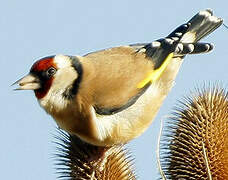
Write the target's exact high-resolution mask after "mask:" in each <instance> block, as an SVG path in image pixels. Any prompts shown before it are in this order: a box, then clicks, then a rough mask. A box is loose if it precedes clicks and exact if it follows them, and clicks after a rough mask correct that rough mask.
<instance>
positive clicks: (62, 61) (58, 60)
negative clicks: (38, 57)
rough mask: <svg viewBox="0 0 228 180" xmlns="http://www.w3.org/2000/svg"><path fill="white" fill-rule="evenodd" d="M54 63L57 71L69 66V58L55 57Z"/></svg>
mask: <svg viewBox="0 0 228 180" xmlns="http://www.w3.org/2000/svg"><path fill="white" fill-rule="evenodd" d="M54 63H55V64H56V65H57V67H58V68H59V69H62V68H65V67H69V66H71V62H70V58H69V57H68V56H64V55H56V56H55V58H54Z"/></svg>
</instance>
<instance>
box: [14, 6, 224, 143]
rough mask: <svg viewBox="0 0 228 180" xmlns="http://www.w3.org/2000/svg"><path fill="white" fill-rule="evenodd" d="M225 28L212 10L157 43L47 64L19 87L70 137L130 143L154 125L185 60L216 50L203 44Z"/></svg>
mask: <svg viewBox="0 0 228 180" xmlns="http://www.w3.org/2000/svg"><path fill="white" fill-rule="evenodd" d="M222 22H223V21H222V19H221V18H217V17H215V16H213V13H212V11H211V10H204V11H200V12H199V13H198V14H196V15H195V16H194V17H193V18H192V19H191V20H189V21H188V22H187V23H185V24H183V25H181V26H179V27H178V28H177V29H175V30H174V31H173V32H172V33H171V34H169V35H168V36H167V37H166V38H162V39H158V40H156V41H153V42H152V43H144V44H143V43H141V44H133V45H128V46H120V47H114V48H109V49H105V50H101V51H96V52H92V53H89V54H87V55H84V56H68V55H54V56H49V57H45V58H42V59H40V60H38V61H36V62H35V63H34V64H33V66H32V68H31V70H30V73H29V74H28V75H27V76H25V77H23V78H22V79H20V80H19V81H17V82H16V83H17V84H19V88H18V89H21V90H25V89H29V90H34V92H35V96H36V98H37V99H38V101H39V104H40V106H41V107H43V108H44V109H45V111H46V112H47V113H48V114H50V115H51V116H52V117H53V118H54V119H55V121H56V122H57V124H58V126H59V127H60V128H62V129H64V130H66V131H67V132H68V133H70V134H74V135H77V136H78V137H79V138H81V139H82V140H84V141H85V142H88V143H90V144H93V145H98V146H111V145H114V144H123V143H127V142H128V141H130V140H132V139H134V138H136V137H137V136H139V135H141V134H142V133H143V132H144V131H145V130H146V129H147V128H148V127H149V125H150V124H151V122H152V121H153V119H154V117H155V115H156V113H157V112H158V110H159V108H160V107H161V105H162V102H163V100H164V99H165V97H166V96H167V94H168V92H169V91H170V90H171V88H172V86H173V84H174V80H175V78H176V75H177V73H178V70H179V68H180V66H181V64H182V62H183V58H184V57H185V55H187V54H198V53H205V52H209V51H210V50H212V48H213V46H212V45H211V44H210V43H201V42H198V41H199V40H200V39H201V38H203V37H205V36H206V35H208V34H209V33H211V32H213V31H214V30H215V29H216V28H218V27H219V26H220V25H221V24H222Z"/></svg>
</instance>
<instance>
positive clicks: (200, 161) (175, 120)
mask: <svg viewBox="0 0 228 180" xmlns="http://www.w3.org/2000/svg"><path fill="white" fill-rule="evenodd" d="M163 132H164V133H163V135H162V138H161V142H160V144H161V147H160V164H161V168H160V170H161V174H163V175H162V177H163V179H181V180H183V179H190V180H195V179H197V180H199V179H209V180H211V179H213V180H225V179H228V92H227V91H226V90H225V89H223V88H219V87H218V86H209V87H208V88H203V89H202V90H200V89H197V93H196V95H193V96H191V97H186V98H184V100H183V101H181V102H180V104H179V105H178V106H177V108H176V111H175V113H173V117H171V118H169V119H168V121H167V122H166V123H165V126H164V130H163Z"/></svg>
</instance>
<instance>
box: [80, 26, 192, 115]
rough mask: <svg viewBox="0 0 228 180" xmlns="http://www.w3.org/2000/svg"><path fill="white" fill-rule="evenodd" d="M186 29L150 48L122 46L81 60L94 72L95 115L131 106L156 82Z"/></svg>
mask: <svg viewBox="0 0 228 180" xmlns="http://www.w3.org/2000/svg"><path fill="white" fill-rule="evenodd" d="M188 27H189V24H184V25H182V26H180V27H178V28H177V29H176V30H175V32H176V33H174V34H172V37H171V36H168V37H166V38H164V39H159V40H157V41H154V42H152V43H149V44H141V45H130V46H121V47H116V48H111V49H106V50H103V51H98V52H94V53H90V54H87V55H86V56H84V57H85V58H86V59H88V60H89V61H91V63H92V64H93V66H94V67H95V69H97V71H96V75H95V79H94V82H91V83H90V87H91V92H92V93H90V94H93V99H94V108H95V110H96V112H97V113H98V114H101V115H110V114H115V113H117V112H120V111H122V110H124V109H126V108H128V107H129V106H131V105H132V104H134V103H135V102H136V101H137V99H138V98H139V97H140V96H141V95H143V93H144V92H145V91H146V89H147V88H148V87H149V86H150V84H151V83H152V82H155V81H156V80H157V79H159V77H160V75H161V74H162V73H163V71H164V70H165V68H166V66H167V65H168V64H169V62H170V61H171V59H172V58H173V56H174V51H175V49H176V46H177V45H178V43H179V42H180V39H181V37H182V36H183V34H184V33H185V32H186V31H187V29H188ZM85 61H86V60H84V62H85ZM87 88H88V86H87Z"/></svg>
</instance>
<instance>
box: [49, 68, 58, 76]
mask: <svg viewBox="0 0 228 180" xmlns="http://www.w3.org/2000/svg"><path fill="white" fill-rule="evenodd" d="M55 73H56V69H55V68H53V67H50V68H49V69H48V70H47V75H48V77H51V76H53V75H54V74H55Z"/></svg>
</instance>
